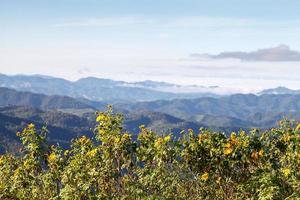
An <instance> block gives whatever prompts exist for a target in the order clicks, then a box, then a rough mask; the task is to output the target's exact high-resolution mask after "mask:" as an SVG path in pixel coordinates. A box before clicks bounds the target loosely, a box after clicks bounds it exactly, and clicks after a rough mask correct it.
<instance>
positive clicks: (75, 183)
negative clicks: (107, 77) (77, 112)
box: [0, 107, 300, 200]
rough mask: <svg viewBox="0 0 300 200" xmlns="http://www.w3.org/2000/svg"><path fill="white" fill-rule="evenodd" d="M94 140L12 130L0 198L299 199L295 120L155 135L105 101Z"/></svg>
mask: <svg viewBox="0 0 300 200" xmlns="http://www.w3.org/2000/svg"><path fill="white" fill-rule="evenodd" d="M96 121H97V125H96V127H95V129H94V134H95V135H94V138H88V137H86V136H82V137H80V138H76V139H74V140H73V141H72V145H71V148H70V149H67V150H63V149H62V148H60V147H59V146H48V145H47V144H46V134H47V130H46V129H45V128H42V130H41V131H40V132H38V131H37V130H36V128H35V126H34V125H33V124H29V125H28V126H27V128H25V129H24V130H23V131H22V132H20V133H18V136H19V137H20V139H21V141H22V143H23V146H24V147H23V149H21V150H20V153H19V154H20V155H11V154H5V155H1V156H0V177H1V179H0V199H72V200H73V199H79V200H80V199H299V198H300V124H297V123H296V122H291V121H287V120H283V121H281V122H280V123H279V127H277V128H273V129H271V130H268V131H265V132H260V131H258V130H252V131H250V132H249V133H246V132H245V131H243V130H241V131H239V132H237V133H235V132H233V133H231V135H230V136H229V137H226V136H225V135H224V134H222V133H218V132H212V131H209V130H206V129H200V130H199V133H194V132H193V130H191V129H190V130H188V131H187V132H185V131H182V133H181V136H180V137H178V138H175V137H174V136H173V135H172V134H169V133H167V134H163V135H158V134H156V133H155V132H153V131H151V130H149V129H147V128H145V126H143V125H142V126H140V134H139V135H138V138H137V140H133V139H132V135H131V134H130V133H127V132H125V131H123V127H122V123H123V117H122V115H120V114H114V113H113V110H112V107H109V108H108V110H107V111H106V112H99V113H97V119H96Z"/></svg>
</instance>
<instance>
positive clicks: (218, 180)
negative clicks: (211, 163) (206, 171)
mask: <svg viewBox="0 0 300 200" xmlns="http://www.w3.org/2000/svg"><path fill="white" fill-rule="evenodd" d="M221 179H222V177H221V176H219V177H218V178H217V180H216V183H218V184H220V183H221Z"/></svg>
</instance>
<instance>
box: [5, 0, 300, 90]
mask: <svg viewBox="0 0 300 200" xmlns="http://www.w3.org/2000/svg"><path fill="white" fill-rule="evenodd" d="M299 8H300V1H299V0H288V1H287V0H276V1H274V0H243V1H241V0H227V1H224V0H209V1H208V0H207V1H201V0H26V1H24V0H0V27H1V32H0V72H1V73H6V74H16V73H24V74H36V73H39V74H46V75H52V76H60V77H64V78H67V79H78V78H80V77H84V76H98V77H105V78H113V79H122V80H127V81H135V80H140V79H153V80H163V81H164V80H165V81H169V82H176V83H181V84H194V83H196V84H201V85H211V84H217V85H224V86H227V87H233V86H236V85H240V87H243V88H249V89H256V88H263V87H273V86H277V85H285V86H288V87H292V88H298V87H300V82H299V80H300V76H299V75H295V73H293V72H294V71H296V70H298V71H299V61H295V60H293V61H292V62H290V61H288V62H287V61H286V60H285V62H276V61H274V62H273V61H272V60H271V61H270V60H267V61H266V62H261V61H260V62H253V61H250V62H249V61H243V60H236V59H234V60H232V59H230V58H229V59H221V60H214V59H208V60H207V59H192V58H191V56H190V55H191V54H219V53H220V52H231V51H242V52H255V51H256V50H258V49H266V48H273V47H277V46H278V45H280V44H285V45H288V46H289V47H290V48H291V49H292V50H295V51H300V14H299ZM275 50H276V49H275ZM272 52H274V51H272ZM268 56H272V55H268ZM245 72H246V73H245ZM232 79H233V80H234V81H232Z"/></svg>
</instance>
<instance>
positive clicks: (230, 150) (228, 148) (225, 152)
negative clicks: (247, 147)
mask: <svg viewBox="0 0 300 200" xmlns="http://www.w3.org/2000/svg"><path fill="white" fill-rule="evenodd" d="M232 151H233V149H232V148H231V147H227V148H225V149H224V154H225V155H228V154H231V153H232Z"/></svg>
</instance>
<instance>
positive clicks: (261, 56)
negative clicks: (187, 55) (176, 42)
mask: <svg viewBox="0 0 300 200" xmlns="http://www.w3.org/2000/svg"><path fill="white" fill-rule="evenodd" d="M191 56H192V57H196V58H202V57H208V58H211V59H226V58H234V59H239V60H242V61H266V62H280V61H287V62H288V61H291V62H293V61H300V52H298V51H294V50H291V49H290V47H289V46H287V45H279V46H277V47H273V48H266V49H259V50H257V51H252V52H242V51H235V52H222V53H220V54H216V55H211V54H192V55H191Z"/></svg>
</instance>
